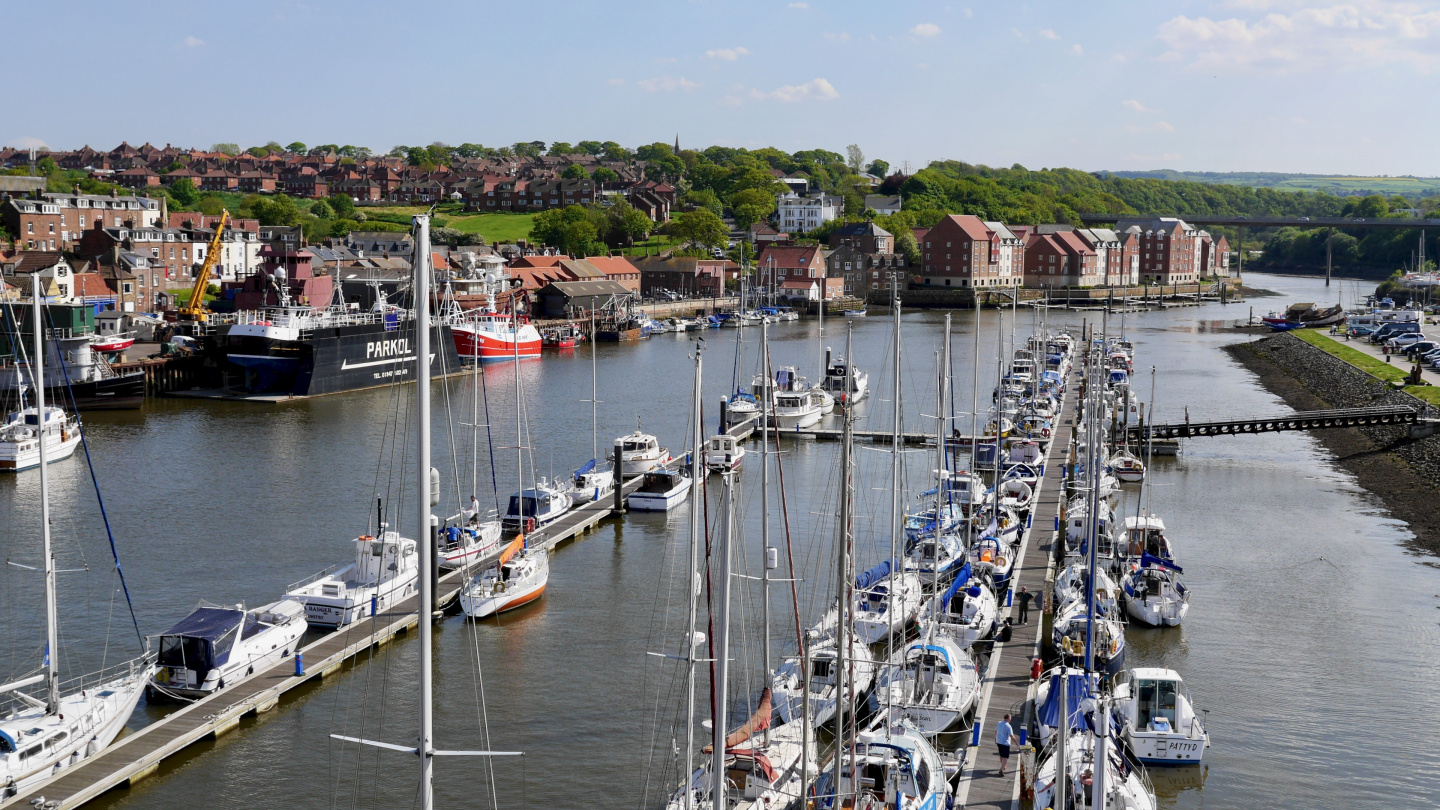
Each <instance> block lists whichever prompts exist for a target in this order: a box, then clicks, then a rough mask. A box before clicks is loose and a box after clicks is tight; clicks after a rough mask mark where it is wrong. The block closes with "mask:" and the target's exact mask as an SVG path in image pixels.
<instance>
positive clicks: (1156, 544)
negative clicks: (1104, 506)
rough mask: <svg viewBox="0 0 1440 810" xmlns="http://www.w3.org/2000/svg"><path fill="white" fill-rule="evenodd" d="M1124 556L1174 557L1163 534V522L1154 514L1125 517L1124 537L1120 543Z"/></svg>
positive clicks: (1168, 558)
mask: <svg viewBox="0 0 1440 810" xmlns="http://www.w3.org/2000/svg"><path fill="white" fill-rule="evenodd" d="M1122 545H1123V548H1122V549H1121V550H1122V551H1123V552H1124V556H1126V557H1134V558H1139V557H1141V556H1143V555H1145V554H1149V555H1150V556H1152V557H1159V558H1160V559H1162V560H1170V559H1174V555H1173V554H1172V552H1171V549H1170V540H1169V538H1167V537H1166V536H1165V523H1164V522H1163V521H1161V520H1160V518H1158V517H1155V516H1154V515H1145V516H1143V517H1128V518H1125V538H1124V541H1123V543H1122Z"/></svg>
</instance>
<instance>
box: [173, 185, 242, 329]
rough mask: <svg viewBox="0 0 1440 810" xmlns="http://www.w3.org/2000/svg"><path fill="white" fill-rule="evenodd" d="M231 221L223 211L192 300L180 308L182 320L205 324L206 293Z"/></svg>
mask: <svg viewBox="0 0 1440 810" xmlns="http://www.w3.org/2000/svg"><path fill="white" fill-rule="evenodd" d="M229 221H230V212H229V211H226V210H224V209H221V210H220V219H219V221H218V222H216V223H215V237H214V238H213V239H211V240H210V249H209V250H207V251H205V261H204V262H201V264H200V270H199V272H197V273H196V274H195V286H194V288H192V289H191V290H190V300H189V301H187V302H186V304H185V306H183V307H181V308H180V318H181V319H182V320H186V321H193V322H195V323H204V322H205V319H206V312H205V292H206V290H208V289H209V288H210V274H211V273H212V272H214V270H215V265H216V264H218V263H219V262H220V237H221V235H222V234H224V233H225V225H226V223H228V222H229Z"/></svg>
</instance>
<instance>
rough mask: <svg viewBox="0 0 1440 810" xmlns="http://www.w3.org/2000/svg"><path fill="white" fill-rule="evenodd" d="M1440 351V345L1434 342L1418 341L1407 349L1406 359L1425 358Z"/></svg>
mask: <svg viewBox="0 0 1440 810" xmlns="http://www.w3.org/2000/svg"><path fill="white" fill-rule="evenodd" d="M1436 349H1440V343H1437V342H1435V341H1433V340H1417V341H1416V342H1414V343H1411V344H1410V345H1409V346H1406V347H1405V356H1406V357H1424V356H1425V355H1427V354H1429V353H1431V352H1433V351H1435V350H1436Z"/></svg>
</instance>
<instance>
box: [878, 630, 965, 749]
mask: <svg viewBox="0 0 1440 810" xmlns="http://www.w3.org/2000/svg"><path fill="white" fill-rule="evenodd" d="M931 629H932V631H933V628H931ZM876 693H877V696H879V697H880V700H881V705H883V706H885V707H887V708H888V710H889V712H890V722H892V723H893V722H895V721H897V720H900V719H904V720H905V721H906V722H908V723H909V724H911V725H913V726H914V727H915V729H916V730H917V731H919V732H920V733H921V734H924V735H926V736H927V737H929V736H934V735H936V734H939V733H940V732H942V731H945V730H947V729H949V728H951V727H953V726H954V725H955V724H956V723H959V722H960V719H961V718H962V717H964V716H965V714H966V712H968V711H970V709H971V708H972V707H974V705H975V701H976V700H977V699H978V698H979V696H980V671H979V670H978V669H977V668H976V666H975V661H974V660H973V659H972V658H971V657H970V654H969V653H967V652H966V651H965V650H964V649H962V648H961V646H960V645H959V644H958V643H957V642H956V641H955V640H954V639H951V638H949V637H947V636H943V635H940V634H938V633H935V632H929V633H926V634H925V635H923V636H921V637H920V638H919V639H917V640H915V641H913V642H911V643H910V644H907V645H905V647H904V648H903V649H901V650H899V651H897V652H896V654H895V657H894V658H892V659H890V660H889V661H887V662H886V663H885V666H884V667H883V668H882V672H881V675H880V680H879V683H878V684H877V687H876Z"/></svg>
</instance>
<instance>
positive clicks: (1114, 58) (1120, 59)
mask: <svg viewBox="0 0 1440 810" xmlns="http://www.w3.org/2000/svg"><path fill="white" fill-rule="evenodd" d="M1110 61H1111V62H1121V63H1123V62H1125V61H1126V60H1125V54H1123V53H1117V54H1115V55H1114V56H1112V57H1110Z"/></svg>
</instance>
